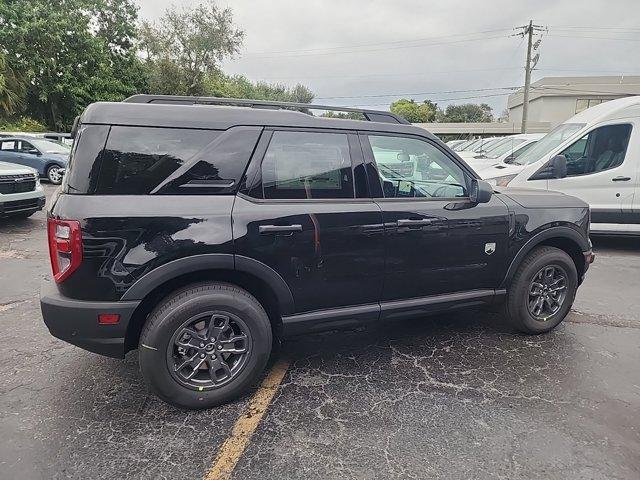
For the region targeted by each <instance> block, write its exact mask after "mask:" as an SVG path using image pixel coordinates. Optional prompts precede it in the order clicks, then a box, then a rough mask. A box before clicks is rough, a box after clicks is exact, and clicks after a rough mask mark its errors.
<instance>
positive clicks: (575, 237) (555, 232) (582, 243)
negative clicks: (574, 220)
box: [500, 226, 591, 287]
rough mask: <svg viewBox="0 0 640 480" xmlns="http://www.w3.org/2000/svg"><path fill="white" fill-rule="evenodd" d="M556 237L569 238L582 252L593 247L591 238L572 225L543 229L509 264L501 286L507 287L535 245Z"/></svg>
mask: <svg viewBox="0 0 640 480" xmlns="http://www.w3.org/2000/svg"><path fill="white" fill-rule="evenodd" d="M555 238H562V239H567V240H570V241H572V242H573V243H575V244H576V246H577V247H579V248H580V250H581V251H582V252H586V251H588V250H589V249H590V248H591V245H590V244H589V240H588V239H586V238H585V237H584V236H583V235H581V234H580V232H578V231H576V230H575V229H573V228H571V227H568V226H555V227H551V228H547V229H545V230H542V231H541V232H538V233H537V234H535V235H534V236H533V237H531V238H530V239H529V240H528V241H527V242H526V243H525V244H524V245H523V246H522V247H521V248H520V250H519V251H518V253H517V254H516V255H515V257H514V258H513V260H512V261H511V264H510V265H509V268H508V270H507V273H506V275H505V277H504V279H503V280H502V283H501V285H500V286H501V287H506V286H507V285H509V283H511V280H512V279H513V276H514V275H515V273H516V270H517V269H518V267H519V266H520V264H521V263H522V260H524V258H525V257H526V256H527V254H528V253H529V252H531V250H533V249H534V248H535V247H537V246H538V245H540V244H541V243H543V242H544V241H546V240H551V239H555Z"/></svg>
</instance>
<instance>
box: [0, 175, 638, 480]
mask: <svg viewBox="0 0 640 480" xmlns="http://www.w3.org/2000/svg"><path fill="white" fill-rule="evenodd" d="M46 190H47V195H48V196H50V195H51V193H52V192H53V187H51V186H46ZM593 240H594V246H595V250H596V253H597V255H598V257H597V259H596V263H595V264H594V265H593V266H592V268H591V270H590V271H589V274H588V277H587V279H586V281H585V283H584V285H583V286H582V287H581V289H580V291H579V294H578V297H577V299H576V302H575V304H574V310H573V311H572V312H571V313H570V315H569V317H568V318H567V320H566V321H565V322H564V323H563V324H562V325H561V326H559V327H558V328H557V329H556V330H555V331H553V332H552V333H550V334H547V335H542V336H535V337H530V336H523V335H519V334H516V333H514V332H513V331H512V330H511V329H510V328H509V326H508V325H507V324H506V323H505V322H504V321H503V320H502V319H501V318H500V317H499V316H498V315H496V314H495V313H490V312H484V311H460V312H456V313H455V314H448V315H445V316H437V317H429V318H421V319H414V320H410V321H402V322H395V323H392V324H388V325H385V326H380V327H376V328H374V329H370V330H367V331H361V332H339V333H335V332H334V333H327V334H321V335H314V336H307V337H303V338H298V339H293V340H288V341H286V342H285V343H284V344H283V345H282V347H281V348H280V350H279V351H278V353H277V355H278V358H285V359H287V360H289V361H290V367H289V369H288V371H287V373H286V374H285V376H284V380H283V382H282V384H281V385H280V387H279V388H278V390H277V392H276V394H275V396H274V398H273V400H272V401H271V403H270V404H269V407H268V409H267V411H266V414H265V415H264V417H263V418H262V420H261V421H260V423H259V425H258V427H257V430H256V431H255V433H254V435H253V436H252V437H251V438H250V440H249V442H248V444H247V446H246V449H244V450H243V451H242V454H241V456H240V458H239V461H238V464H237V465H236V467H235V470H234V472H233V475H232V477H233V478H236V479H254V478H255V479H261V480H262V479H271V478H274V479H284V478H294V479H297V478H304V479H305V480H311V479H327V478H353V479H369V478H374V479H387V478H447V479H467V478H479V479H482V478H497V479H500V478H509V479H520V478H521V479H538V478H540V479H542V478H544V479H547V478H552V479H555V478H558V479H560V478H561V479H563V480H567V479H633V480H637V479H638V478H640V239H634V238H613V239H600V238H595V239H593ZM48 276H50V266H49V262H48V256H47V246H46V225H45V216H44V214H43V213H42V212H40V213H37V214H36V215H34V216H33V217H32V218H30V219H27V220H20V221H15V220H11V221H6V220H5V221H0V478H2V479H4V478H6V479H32V478H33V479H49V478H83V479H85V478H104V479H114V478H118V479H120V478H154V479H155V478H172V479H175V478H180V479H199V478H203V477H204V476H205V475H206V472H207V471H208V470H209V468H210V467H211V465H212V463H213V462H214V460H215V458H216V455H217V454H218V453H219V451H220V449H221V447H222V445H223V444H224V442H225V440H226V439H227V438H228V437H229V435H230V434H231V431H232V429H233V426H234V423H235V422H236V420H237V419H238V417H239V416H240V415H242V413H243V412H244V409H245V407H246V405H247V403H248V402H249V401H250V398H251V393H250V394H249V395H247V396H245V397H243V398H242V399H239V400H238V401H236V402H234V403H232V404H229V405H226V406H224V407H221V408H217V409H212V410H208V411H201V412H188V411H184V410H180V409H177V408H174V407H171V406H168V405H166V404H164V403H162V402H161V401H160V400H158V399H157V398H155V397H154V396H153V395H151V394H150V393H149V392H148V391H147V389H146V387H145V386H144V384H143V383H142V379H141V376H140V373H139V370H138V364H137V354H136V352H131V353H130V354H128V356H127V358H126V359H125V360H124V361H121V360H116V359H109V358H104V357H100V356H98V355H94V354H91V353H88V352H85V351H83V350H81V349H79V348H76V347H73V346H71V345H68V344H66V343H64V342H62V341H59V340H57V339H55V338H53V337H51V336H50V335H49V333H48V331H47V329H46V327H45V325H44V324H43V322H42V318H41V315H40V310H39V304H38V298H37V295H38V289H39V285H40V282H41V279H42V278H44V277H48Z"/></svg>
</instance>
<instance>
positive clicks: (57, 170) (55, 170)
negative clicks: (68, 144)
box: [47, 165, 64, 185]
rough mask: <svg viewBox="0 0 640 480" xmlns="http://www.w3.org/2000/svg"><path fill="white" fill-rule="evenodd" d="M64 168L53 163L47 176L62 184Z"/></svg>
mask: <svg viewBox="0 0 640 480" xmlns="http://www.w3.org/2000/svg"><path fill="white" fill-rule="evenodd" d="M62 170H64V168H62V167H60V166H58V165H51V166H50V167H49V168H47V178H48V179H49V181H50V182H51V183H53V184H54V185H60V184H61V183H62V177H63V174H62Z"/></svg>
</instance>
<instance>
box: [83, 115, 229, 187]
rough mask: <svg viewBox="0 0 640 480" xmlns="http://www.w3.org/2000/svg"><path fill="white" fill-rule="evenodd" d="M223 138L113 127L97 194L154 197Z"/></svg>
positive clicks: (188, 131)
mask: <svg viewBox="0 0 640 480" xmlns="http://www.w3.org/2000/svg"><path fill="white" fill-rule="evenodd" d="M220 134H221V132H217V131H211V130H194V129H176V128H149V127H111V132H110V133H109V138H108V139H107V144H106V146H105V149H104V151H103V152H102V158H101V162H100V163H101V167H100V175H99V178H98V183H97V186H96V190H95V193H97V194H103V195H142V194H147V193H151V191H152V190H153V189H154V188H156V187H157V186H158V185H160V184H161V183H162V182H163V181H164V180H165V179H166V178H167V177H169V176H170V175H171V174H172V173H174V172H175V171H176V170H178V168H180V167H181V166H182V165H184V164H185V163H186V162H187V161H188V160H190V159H192V158H193V157H194V156H195V155H196V154H197V153H198V152H200V151H201V150H202V149H203V148H204V147H206V146H207V145H208V144H209V143H211V142H212V141H213V140H215V138H216V137H218V136H219V135H220Z"/></svg>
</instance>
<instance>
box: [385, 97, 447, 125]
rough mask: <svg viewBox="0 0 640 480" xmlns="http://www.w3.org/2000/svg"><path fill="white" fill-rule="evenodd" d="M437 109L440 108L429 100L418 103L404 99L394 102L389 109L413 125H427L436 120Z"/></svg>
mask: <svg viewBox="0 0 640 480" xmlns="http://www.w3.org/2000/svg"><path fill="white" fill-rule="evenodd" d="M437 108H438V106H437V105H436V104H435V103H433V102H431V101H429V100H425V101H424V102H422V103H416V101H415V100H413V99H412V100H407V99H406V98H402V99H400V100H398V101H396V102H393V103H392V104H391V107H390V108H389V109H390V110H391V112H392V113H395V114H396V115H400V116H401V117H403V118H404V119H405V120H407V121H409V122H411V123H427V122H433V121H434V120H435V118H436V111H437Z"/></svg>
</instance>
